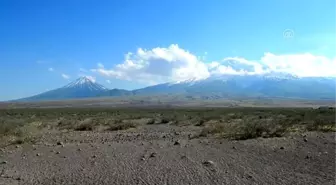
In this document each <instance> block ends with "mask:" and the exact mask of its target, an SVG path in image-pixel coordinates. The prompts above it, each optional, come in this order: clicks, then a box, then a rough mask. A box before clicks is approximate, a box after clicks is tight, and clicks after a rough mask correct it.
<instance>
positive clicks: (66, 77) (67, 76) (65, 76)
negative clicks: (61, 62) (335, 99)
mask: <svg viewBox="0 0 336 185" xmlns="http://www.w3.org/2000/svg"><path fill="white" fill-rule="evenodd" d="M61 76H62V77H63V78H64V79H69V78H70V76H69V75H66V74H64V73H63V74H62V75H61Z"/></svg>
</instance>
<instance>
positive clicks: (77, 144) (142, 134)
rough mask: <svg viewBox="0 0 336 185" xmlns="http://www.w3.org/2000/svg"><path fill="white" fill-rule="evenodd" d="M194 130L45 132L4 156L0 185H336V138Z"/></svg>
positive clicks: (158, 127) (149, 127) (1, 155)
mask: <svg viewBox="0 0 336 185" xmlns="http://www.w3.org/2000/svg"><path fill="white" fill-rule="evenodd" d="M196 130H197V128H196V127H195V128H194V127H177V126H171V125H146V126H144V127H142V128H136V129H134V130H128V131H116V132H104V133H98V132H65V133H60V132H55V133H46V134H45V135H44V137H43V139H42V140H41V141H42V142H38V143H36V144H35V145H31V144H22V145H20V146H15V145H14V146H8V147H6V148H4V149H2V150H1V151H0V185H11V184H24V185H30V184H34V185H35V184H43V185H46V184H64V185H70V184H83V185H88V184H97V185H98V184H99V185H103V184H109V185H110V184H127V185H129V184H149V185H158V184H164V185H165V184H167V185H168V184H173V185H175V184H200V185H205V184H288V185H292V184H302V185H309V184H311V185H317V184H334V183H335V177H334V176H335V133H308V134H307V135H305V136H302V135H296V136H288V137H283V138H269V139H264V138H260V139H252V140H246V141H228V140H224V139H222V140H221V139H211V138H195V139H190V138H192V136H193V134H195V131H196Z"/></svg>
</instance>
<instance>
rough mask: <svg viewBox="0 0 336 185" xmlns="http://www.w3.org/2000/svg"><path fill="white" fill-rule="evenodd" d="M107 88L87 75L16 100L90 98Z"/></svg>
mask: <svg viewBox="0 0 336 185" xmlns="http://www.w3.org/2000/svg"><path fill="white" fill-rule="evenodd" d="M107 91H108V89H107V88H106V87H104V86H103V85H100V84H98V83H96V82H94V81H92V80H90V79H89V78H87V77H81V78H78V79H77V80H75V81H73V82H71V83H69V84H67V85H66V86H64V87H61V88H58V89H55V90H51V91H47V92H44V93H42V94H38V95H35V96H31V97H28V98H23V99H19V100H16V101H40V100H62V99H76V98H90V97H95V96H97V95H98V94H102V93H105V92H107Z"/></svg>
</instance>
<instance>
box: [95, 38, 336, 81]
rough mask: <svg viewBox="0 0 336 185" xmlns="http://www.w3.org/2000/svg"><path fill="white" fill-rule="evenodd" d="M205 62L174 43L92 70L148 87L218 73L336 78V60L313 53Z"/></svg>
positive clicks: (139, 52)
mask: <svg viewBox="0 0 336 185" xmlns="http://www.w3.org/2000/svg"><path fill="white" fill-rule="evenodd" d="M203 60H204V57H198V56H196V55H194V54H192V53H190V52H189V51H186V50H184V49H182V48H180V47H179V46H178V45H175V44H173V45H170V46H169V47H168V48H161V47H157V48H153V49H150V50H146V49H142V48H139V49H138V50H137V51H136V52H135V53H131V52H129V53H127V54H126V55H125V59H124V61H123V62H122V63H120V64H117V65H115V67H113V68H112V69H106V68H104V66H103V65H99V64H98V68H97V69H91V71H92V72H95V73H98V74H100V75H103V76H106V77H111V78H117V79H123V80H129V81H137V82H141V83H146V84H157V83H162V82H169V81H182V80H187V79H191V78H193V79H203V78H207V77H209V76H211V75H218V74H233V75H253V74H263V73H269V72H283V73H290V74H293V75H297V76H301V77H304V76H336V70H334V69H336V58H334V59H330V58H327V57H325V56H316V55H313V54H310V53H303V54H302V53H301V54H287V55H276V54H272V53H265V54H264V56H262V57H261V58H260V59H258V60H248V59H245V58H242V57H227V58H224V59H223V60H219V61H212V62H205V61H203Z"/></svg>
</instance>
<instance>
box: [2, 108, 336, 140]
mask: <svg viewBox="0 0 336 185" xmlns="http://www.w3.org/2000/svg"><path fill="white" fill-rule="evenodd" d="M335 114H336V113H335V108H319V109H313V108H159V109H150V108H140V109H139V108H94V109H92V108H59V109H8V110H6V109H1V110H0V142H3V143H4V142H6V143H8V142H12V143H16V144H20V143H24V142H27V141H33V140H35V139H36V137H37V136H38V135H39V133H41V132H42V131H43V130H45V129H47V130H48V129H56V130H70V131H93V130H95V131H104V130H108V131H116V130H127V129H130V128H136V127H137V126H140V125H153V124H169V125H174V126H192V127H199V128H200V129H201V130H202V131H201V132H200V134H199V136H201V137H206V136H216V137H224V138H229V139H251V138H257V137H281V136H283V135H286V134H287V133H290V132H307V131H318V132H335V131H336V128H335V119H336V118H335Z"/></svg>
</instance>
